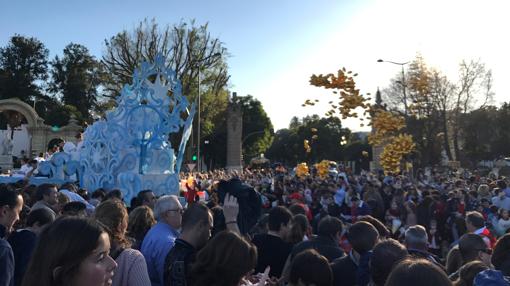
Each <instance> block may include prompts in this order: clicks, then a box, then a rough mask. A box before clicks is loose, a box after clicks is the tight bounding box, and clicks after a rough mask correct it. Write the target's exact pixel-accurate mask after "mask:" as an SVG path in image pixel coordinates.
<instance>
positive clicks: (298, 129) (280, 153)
mask: <svg viewBox="0 0 510 286" xmlns="http://www.w3.org/2000/svg"><path fill="white" fill-rule="evenodd" d="M315 130H316V131H315ZM314 135H315V136H316V137H314ZM350 135H351V132H350V130H349V129H347V128H342V123H341V121H340V119H339V118H336V117H327V118H320V117H319V116H318V115H313V116H307V117H304V118H302V119H301V120H300V119H298V118H297V117H294V118H293V119H292V120H291V123H290V125H289V128H288V129H281V130H278V131H277V132H276V134H275V138H274V141H273V144H272V145H271V148H269V150H268V152H267V157H268V158H270V159H271V160H272V161H277V162H281V163H284V164H287V165H296V164H297V163H299V162H310V163H316V162H319V161H321V160H324V159H326V160H332V161H343V160H345V159H346V158H347V156H346V153H345V150H346V147H347V146H348V145H349V144H350V143H351V142H350V140H349V138H350ZM314 138H315V139H314ZM305 139H306V140H309V142H310V146H311V152H310V153H306V151H305V149H304V146H303V142H304V140H305ZM344 140H345V141H347V142H346V145H342V144H341V142H342V141H344ZM367 146H368V145H367ZM357 151H358V150H353V149H352V148H351V151H350V152H349V153H348V154H349V156H348V157H349V158H355V157H356V154H350V153H351V152H357ZM360 152H361V151H360ZM357 156H361V153H358V154H357Z"/></svg>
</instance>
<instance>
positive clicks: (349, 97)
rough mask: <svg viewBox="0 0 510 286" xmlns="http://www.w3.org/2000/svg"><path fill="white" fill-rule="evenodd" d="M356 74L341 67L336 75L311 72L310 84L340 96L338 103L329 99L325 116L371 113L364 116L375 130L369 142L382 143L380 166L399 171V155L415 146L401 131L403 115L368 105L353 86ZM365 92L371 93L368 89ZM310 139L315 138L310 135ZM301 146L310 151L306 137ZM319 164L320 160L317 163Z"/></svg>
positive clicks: (356, 115)
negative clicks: (359, 111)
mask: <svg viewBox="0 0 510 286" xmlns="http://www.w3.org/2000/svg"><path fill="white" fill-rule="evenodd" d="M356 76H357V74H352V72H351V71H347V70H346V69H345V68H342V69H341V70H338V72H337V74H336V75H335V74H332V73H330V74H327V75H322V74H319V75H315V74H314V75H312V76H311V77H310V84H311V85H313V86H317V87H323V88H326V89H333V90H334V91H333V94H334V95H335V96H338V97H339V98H338V99H339V102H338V103H335V102H334V101H329V105H330V109H329V110H328V111H327V112H326V114H325V115H326V116H335V115H336V114H338V115H339V116H341V117H342V119H346V118H359V120H360V121H361V122H362V121H364V119H365V118H363V117H364V116H367V114H368V115H371V116H372V118H370V117H366V119H367V120H370V121H371V122H370V123H369V124H368V125H371V126H372V127H373V130H374V132H373V134H371V135H370V136H369V142H370V144H372V145H376V146H377V145H378V146H384V150H383V152H382V154H381V156H380V160H381V166H382V167H383V168H384V171H385V172H387V173H388V172H395V173H398V172H400V166H401V163H402V159H403V158H404V156H405V155H407V154H409V153H411V152H412V151H413V149H414V147H415V144H414V142H413V138H412V136H410V135H408V134H405V133H402V132H401V130H402V129H403V128H404V127H405V119H404V118H403V117H402V116H400V115H398V114H395V113H393V112H390V111H386V110H384V109H382V108H381V107H378V106H373V105H371V104H370V103H369V101H370V100H371V98H370V97H365V96H363V95H362V94H361V93H360V91H359V89H357V88H356V82H355V80H354V77H356ZM368 95H370V94H369V93H367V96H368ZM317 102H319V100H317V99H316V100H314V101H312V100H310V99H307V100H306V101H305V103H304V104H302V106H303V107H305V106H309V105H310V106H313V105H315V103H317ZM357 110H363V111H364V113H363V116H359V114H358V111H357ZM360 126H362V127H363V126H364V124H363V123H361V124H360ZM312 139H316V138H313V137H312ZM304 148H305V150H306V152H308V153H309V152H310V151H311V148H310V144H309V141H308V140H305V142H304ZM363 152H366V151H363ZM362 155H363V156H365V157H367V156H368V152H367V153H366V155H365V154H364V153H362ZM325 161H326V160H325ZM323 162H324V161H323ZM328 162H329V161H328ZM320 164H322V162H321V163H319V164H318V165H320ZM324 166H325V165H324ZM328 168H329V167H326V170H327V169H328ZM326 175H327V174H326Z"/></svg>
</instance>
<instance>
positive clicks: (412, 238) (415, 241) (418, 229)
mask: <svg viewBox="0 0 510 286" xmlns="http://www.w3.org/2000/svg"><path fill="white" fill-rule="evenodd" d="M428 241H429V238H428V235H427V231H426V230H425V228H424V227H423V226H421V225H414V226H411V227H409V228H408V229H407V230H406V233H405V242H406V245H407V246H410V247H416V248H421V247H426V246H427V243H428Z"/></svg>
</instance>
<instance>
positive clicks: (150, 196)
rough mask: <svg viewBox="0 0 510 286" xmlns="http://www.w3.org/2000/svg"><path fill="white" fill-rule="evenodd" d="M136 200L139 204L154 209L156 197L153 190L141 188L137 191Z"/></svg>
mask: <svg viewBox="0 0 510 286" xmlns="http://www.w3.org/2000/svg"><path fill="white" fill-rule="evenodd" d="M137 200H138V202H139V203H140V205H143V206H148V207H149V208H151V209H154V205H155V204H156V200H157V198H156V195H155V194H154V192H153V191H151V190H143V191H140V192H139V193H138V196H137Z"/></svg>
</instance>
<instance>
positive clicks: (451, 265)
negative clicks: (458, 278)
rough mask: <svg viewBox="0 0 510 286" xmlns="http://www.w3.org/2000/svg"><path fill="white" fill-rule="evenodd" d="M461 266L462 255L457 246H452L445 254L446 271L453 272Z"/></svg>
mask: <svg viewBox="0 0 510 286" xmlns="http://www.w3.org/2000/svg"><path fill="white" fill-rule="evenodd" d="M461 266H462V256H461V255H460V250H459V247H458V246H455V247H453V248H452V249H450V251H449V252H448V255H447V256H446V273H448V274H452V273H455V272H456V271H457V270H459V268H460V267H461Z"/></svg>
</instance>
